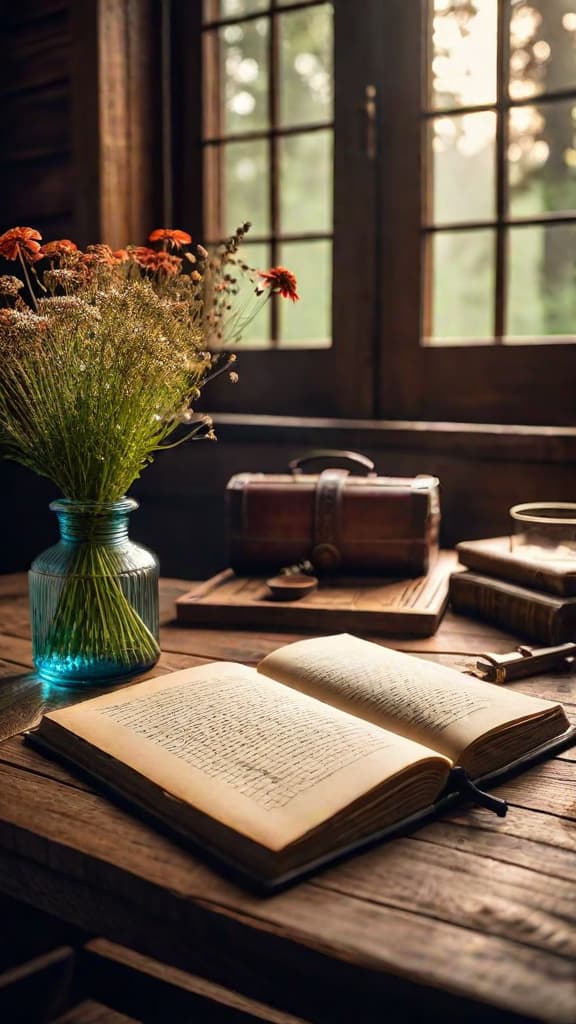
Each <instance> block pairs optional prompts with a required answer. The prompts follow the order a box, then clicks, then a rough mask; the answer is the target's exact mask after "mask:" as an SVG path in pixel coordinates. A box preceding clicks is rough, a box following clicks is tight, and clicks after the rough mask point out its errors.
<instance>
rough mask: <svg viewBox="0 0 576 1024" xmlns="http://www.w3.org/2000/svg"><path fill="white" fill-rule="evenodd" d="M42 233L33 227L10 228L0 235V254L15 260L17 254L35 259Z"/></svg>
mask: <svg viewBox="0 0 576 1024" xmlns="http://www.w3.org/2000/svg"><path fill="white" fill-rule="evenodd" d="M41 238H42V235H41V234H40V232H39V231H36V229H35V228H10V230H9V231H5V232H4V234H3V235H0V256H4V257H5V258H6V259H7V260H17V259H18V257H19V256H28V257H30V258H31V259H35V258H36V256H37V254H38V252H39V251H40V241H39V240H40V239H41Z"/></svg>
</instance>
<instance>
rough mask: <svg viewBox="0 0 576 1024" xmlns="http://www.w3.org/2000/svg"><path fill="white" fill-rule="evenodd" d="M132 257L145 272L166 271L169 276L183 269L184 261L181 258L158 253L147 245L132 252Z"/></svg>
mask: <svg viewBox="0 0 576 1024" xmlns="http://www.w3.org/2000/svg"><path fill="white" fill-rule="evenodd" d="M132 255H133V257H134V259H135V260H136V262H137V263H139V264H140V266H141V267H144V269H145V270H153V271H154V270H165V271H166V273H167V274H177V273H178V272H179V271H180V269H181V267H182V260H181V259H180V257H179V256H171V255H170V253H168V252H164V251H161V252H156V250H155V249H149V248H148V247H147V246H146V245H137V246H136V248H135V249H133V250H132Z"/></svg>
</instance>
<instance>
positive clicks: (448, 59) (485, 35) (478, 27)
mask: <svg viewBox="0 0 576 1024" xmlns="http://www.w3.org/2000/svg"><path fill="white" fill-rule="evenodd" d="M497 25H498V4H497V0H474V3H470V0H433V17H432V33H433V35H432V47H431V49H432V68H431V90H432V106H433V107H436V108H442V107H444V108H446V107H470V106H475V105H477V104H479V103H494V102H495V101H496V53H497V51H496V39H497Z"/></svg>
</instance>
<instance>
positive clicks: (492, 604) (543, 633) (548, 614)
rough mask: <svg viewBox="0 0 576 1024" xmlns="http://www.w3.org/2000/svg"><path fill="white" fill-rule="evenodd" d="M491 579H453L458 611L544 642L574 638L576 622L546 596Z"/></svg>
mask: <svg viewBox="0 0 576 1024" xmlns="http://www.w3.org/2000/svg"><path fill="white" fill-rule="evenodd" d="M490 583H491V581H489V580H488V581H486V580H483V579H481V578H474V577H473V576H472V575H469V574H468V573H456V574H455V575H454V576H452V577H451V579H450V603H451V606H452V609H453V610H454V611H455V612H460V613H461V614H464V615H471V616H477V617H478V618H482V619H486V620H487V621H488V622H493V623H495V624H496V625H498V626H502V627H503V628H505V629H507V630H509V631H510V632H513V633H519V634H521V635H523V636H525V637H527V638H528V639H530V640H535V641H537V642H539V643H544V644H556V643H561V642H562V641H564V640H569V639H571V638H572V633H573V631H574V624H573V623H571V622H570V621H569V620H568V619H567V618H566V617H565V616H562V615H561V610H562V609H561V607H558V604H557V603H556V602H555V601H554V600H553V599H547V598H546V597H545V596H544V595H542V598H541V599H538V598H539V595H531V594H529V593H526V594H523V593H522V592H521V591H520V590H519V588H518V591H517V592H513V591H512V590H511V589H510V590H506V589H504V588H503V587H502V588H501V587H498V585H497V584H496V585H490Z"/></svg>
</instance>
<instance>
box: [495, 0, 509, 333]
mask: <svg viewBox="0 0 576 1024" xmlns="http://www.w3.org/2000/svg"><path fill="white" fill-rule="evenodd" d="M508 7H509V5H508V0H499V3H498V35H497V47H498V52H497V65H496V67H497V72H496V73H497V79H496V240H495V242H496V253H495V257H496V268H495V270H496V274H495V295H494V302H495V305H494V342H495V344H497V345H501V344H502V341H503V338H504V335H505V333H506V287H507V269H508V268H507V240H508V231H507V227H506V223H505V221H506V215H507V211H508V161H507V152H508V105H507V103H506V100H507V96H508V67H509V45H508V37H509V31H510V28H509V26H510V20H509V10H508Z"/></svg>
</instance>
